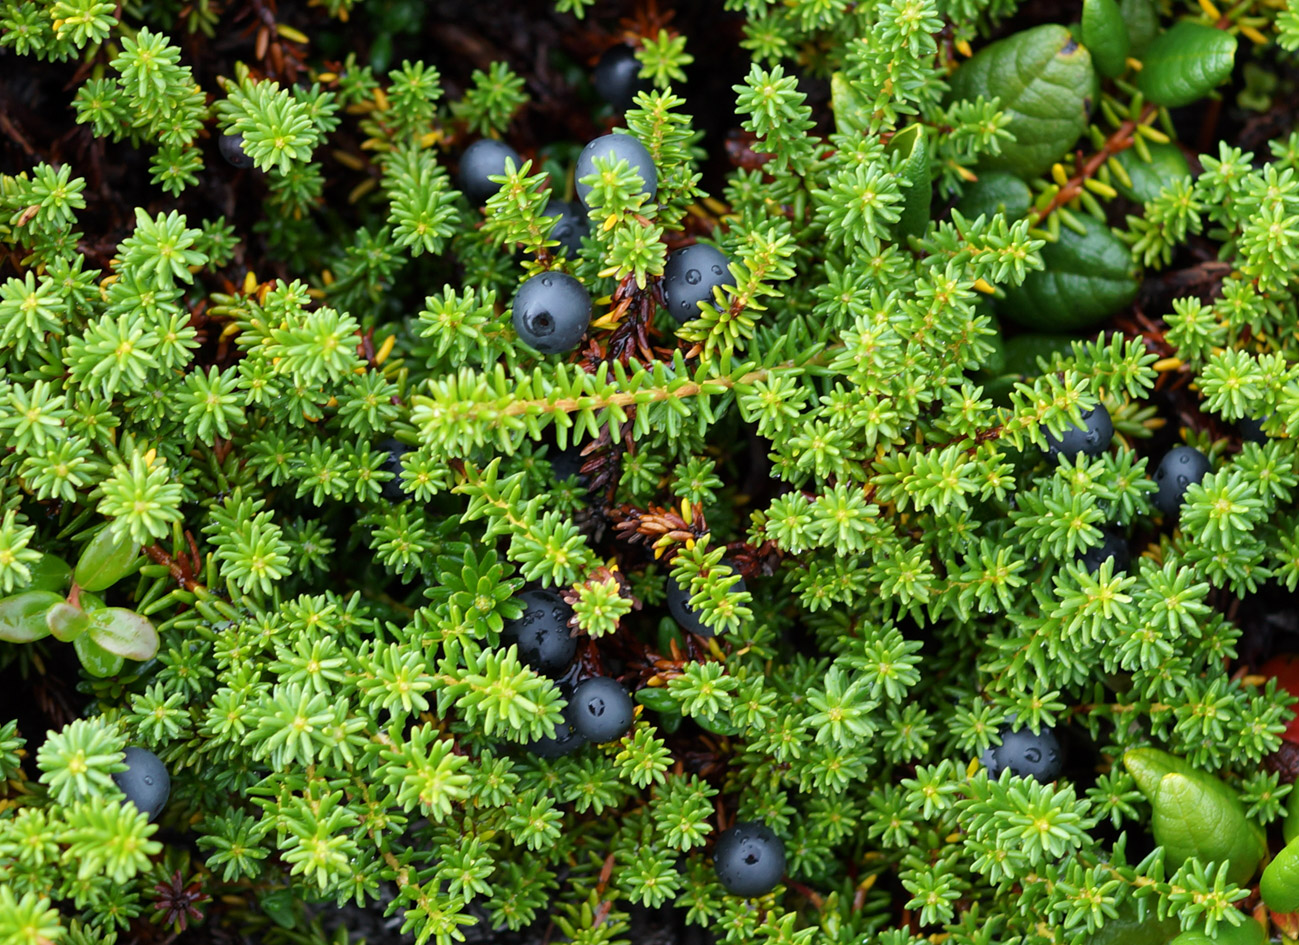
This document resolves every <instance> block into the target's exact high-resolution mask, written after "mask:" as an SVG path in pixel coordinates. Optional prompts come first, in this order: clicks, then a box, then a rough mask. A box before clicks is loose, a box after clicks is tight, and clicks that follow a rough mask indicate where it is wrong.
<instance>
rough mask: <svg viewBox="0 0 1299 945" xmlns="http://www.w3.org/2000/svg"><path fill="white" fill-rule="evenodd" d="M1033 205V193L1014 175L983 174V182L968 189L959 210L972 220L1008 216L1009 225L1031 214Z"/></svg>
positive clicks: (962, 196) (990, 172)
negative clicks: (1002, 214) (1000, 215)
mask: <svg viewBox="0 0 1299 945" xmlns="http://www.w3.org/2000/svg"><path fill="white" fill-rule="evenodd" d="M1032 204H1033V192H1032V191H1031V190H1029V189H1028V184H1026V183H1024V182H1023V181H1022V180H1020V179H1019V178H1018V177H1016V176H1015V175H1014V174H1007V173H1006V172H1005V171H982V172H980V174H979V179H978V180H977V181H975V182H974V183H973V184H970V185H969V186H967V187H966V188H965V193H964V194H962V195H961V199H960V200H959V201H958V202H957V204H956V209H957V210H959V211H960V212H961V216H963V217H965V218H966V219H968V220H977V219H978V218H979V217H981V216H986V217H988V218H989V219H991V218H992V217H993V215H995V214H998V213H1004V214H1005V215H1006V222H1007V223H1011V222H1013V221H1015V220H1018V219H1019V218H1020V217H1022V216H1023V215H1024V214H1026V213H1028V208H1029V207H1030V206H1032Z"/></svg>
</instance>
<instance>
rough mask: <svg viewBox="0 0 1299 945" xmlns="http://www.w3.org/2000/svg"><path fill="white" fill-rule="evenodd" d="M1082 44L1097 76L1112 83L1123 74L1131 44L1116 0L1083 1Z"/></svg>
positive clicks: (1126, 26)
mask: <svg viewBox="0 0 1299 945" xmlns="http://www.w3.org/2000/svg"><path fill="white" fill-rule="evenodd" d="M1082 40H1083V43H1084V44H1086V46H1087V50H1088V51H1089V52H1090V53H1091V54H1092V63H1093V64H1094V65H1095V66H1096V71H1097V72H1099V73H1100V74H1101V75H1103V76H1106V77H1107V78H1111V79H1112V78H1114V77H1115V76H1117V75H1122V74H1123V70H1124V69H1126V68H1127V59H1128V49H1129V48H1130V45H1131V43H1130V40H1129V39H1128V25H1127V24H1126V23H1124V22H1123V11H1122V10H1121V9H1120V8H1119V5H1118V3H1116V2H1115V0H1083V8H1082Z"/></svg>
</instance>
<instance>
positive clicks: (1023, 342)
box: [1005, 333, 1073, 377]
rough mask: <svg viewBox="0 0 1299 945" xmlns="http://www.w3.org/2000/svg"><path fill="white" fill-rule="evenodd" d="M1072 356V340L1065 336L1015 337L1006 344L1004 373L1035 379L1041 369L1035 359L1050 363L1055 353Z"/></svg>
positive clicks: (1034, 334)
mask: <svg viewBox="0 0 1299 945" xmlns="http://www.w3.org/2000/svg"><path fill="white" fill-rule="evenodd" d="M1057 352H1058V353H1060V354H1064V355H1070V354H1073V339H1072V338H1071V337H1069V336H1067V335H1039V334H1036V333H1030V334H1024V335H1016V336H1015V337H1014V338H1011V339H1010V340H1009V341H1007V342H1006V367H1005V373H1007V374H1016V375H1019V376H1021V377H1037V376H1039V375H1040V374H1041V373H1042V369H1041V368H1040V367H1038V365H1037V359H1038V358H1042V359H1044V360H1046V361H1050V360H1051V357H1052V356H1053V355H1054V354H1056V353H1057Z"/></svg>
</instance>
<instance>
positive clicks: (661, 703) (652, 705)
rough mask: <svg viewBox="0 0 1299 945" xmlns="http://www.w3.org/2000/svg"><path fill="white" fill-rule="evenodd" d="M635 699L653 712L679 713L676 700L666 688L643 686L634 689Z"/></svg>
mask: <svg viewBox="0 0 1299 945" xmlns="http://www.w3.org/2000/svg"><path fill="white" fill-rule="evenodd" d="M636 701H637V702H639V703H640V704H641V705H643V706H644V707H645V708H647V709H650V710H652V711H654V712H669V713H671V712H675V713H678V714H679V713H680V711H681V710H680V708H679V707H678V705H677V700H676V699H673V698H672V696H671V695H670V694H669V693H668V691H667V690H666V689H663V688H662V687H655V686H645V687H643V688H641V689H637V690H636Z"/></svg>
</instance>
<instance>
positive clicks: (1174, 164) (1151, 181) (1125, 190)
mask: <svg viewBox="0 0 1299 945" xmlns="http://www.w3.org/2000/svg"><path fill="white" fill-rule="evenodd" d="M1146 147H1147V148H1148V149H1149V150H1150V160H1149V161H1143V160H1141V157H1140V156H1139V155H1138V154H1137V152H1136V151H1134V150H1133V149H1132V148H1128V150H1126V151H1120V152H1119V153H1118V156H1117V158H1116V160H1117V161H1118V162H1119V164H1121V165H1122V166H1123V169H1124V170H1125V171H1127V173H1128V177H1129V178H1130V179H1131V180H1132V186H1131V187H1129V186H1128V185H1127V184H1125V183H1123V181H1121V180H1119V179H1118V176H1117V175H1115V176H1114V178H1113V183H1114V189H1115V190H1117V191H1118V192H1119V193H1121V194H1122V195H1123V196H1124V197H1127V198H1128V199H1129V200H1135V201H1136V202H1137V203H1145V202H1146V201H1147V200H1154V199H1155V198H1156V197H1158V196H1159V193H1160V191H1162V190H1163V189H1164V188H1165V187H1166V186H1168V185H1169V184H1170V183H1172V182H1173V181H1174V180H1176V179H1177V178H1179V177H1190V176H1191V165H1190V164H1189V163H1188V162H1187V160H1186V156H1185V155H1184V154H1182V149H1181V148H1179V147H1178V146H1177V145H1175V144H1158V143H1155V142H1152V143H1150V144H1148V145H1146Z"/></svg>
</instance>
